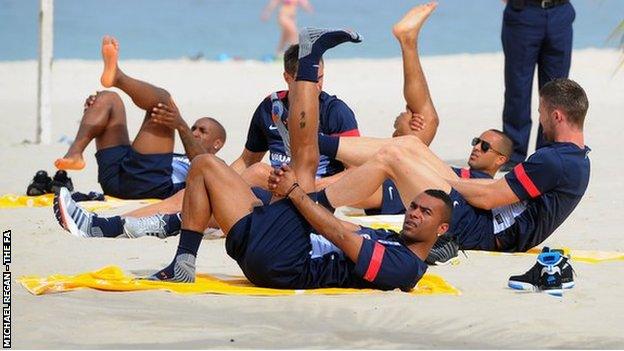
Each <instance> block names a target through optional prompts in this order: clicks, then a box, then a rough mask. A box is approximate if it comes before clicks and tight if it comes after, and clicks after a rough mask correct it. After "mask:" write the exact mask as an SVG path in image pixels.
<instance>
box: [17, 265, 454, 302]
mask: <svg viewBox="0 0 624 351" xmlns="http://www.w3.org/2000/svg"><path fill="white" fill-rule="evenodd" d="M19 282H20V283H21V284H22V286H23V287H24V288H26V290H28V291H29V292H30V293H31V294H33V295H43V294H52V293H59V292H65V291H72V290H76V289H82V288H91V289H97V290H103V291H142V290H166V291H170V292H174V293H178V294H222V295H251V296H287V295H299V294H306V295H342V294H363V293H377V292H379V291H378V290H372V289H341V288H329V289H310V290H286V289H268V288H259V287H256V286H253V285H252V284H251V283H250V282H249V281H247V279H245V278H244V277H234V278H230V279H219V278H217V277H214V276H211V275H208V274H197V279H196V281H195V283H193V284H179V283H167V282H160V281H149V280H141V279H136V278H135V277H132V276H129V275H127V274H125V273H124V272H123V271H122V270H121V268H119V267H118V266H106V267H104V268H102V269H100V270H97V271H94V272H87V273H82V274H78V275H61V274H55V275H51V276H49V277H47V278H42V277H38V276H25V277H21V278H19ZM409 294H412V295H461V292H460V291H459V290H458V289H457V288H455V287H454V286H452V285H451V284H449V283H448V282H446V281H445V280H444V279H443V278H442V277H440V276H438V275H435V274H429V273H427V274H425V275H424V276H423V278H422V279H421V280H420V281H419V282H418V284H417V285H416V288H414V290H412V291H411V292H410V293H409Z"/></svg>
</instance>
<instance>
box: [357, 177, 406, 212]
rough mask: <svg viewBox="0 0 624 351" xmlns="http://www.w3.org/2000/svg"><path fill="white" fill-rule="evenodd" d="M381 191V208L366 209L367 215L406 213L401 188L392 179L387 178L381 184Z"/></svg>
mask: <svg viewBox="0 0 624 351" xmlns="http://www.w3.org/2000/svg"><path fill="white" fill-rule="evenodd" d="M381 191H382V198H381V208H379V209H376V208H373V209H368V210H364V212H365V213H366V214H367V215H369V216H375V215H397V214H404V213H405V206H404V205H403V201H402V200H401V194H399V189H398V188H397V186H396V185H395V184H394V182H393V181H392V180H390V179H386V180H385V181H384V182H383V185H382V186H381Z"/></svg>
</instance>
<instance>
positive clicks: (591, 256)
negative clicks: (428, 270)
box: [348, 215, 624, 263]
mask: <svg viewBox="0 0 624 351" xmlns="http://www.w3.org/2000/svg"><path fill="white" fill-rule="evenodd" d="M403 217H404V216H403V215H379V216H349V217H348V219H349V220H351V221H352V222H355V223H357V224H360V225H365V226H367V227H371V228H374V229H389V230H394V231H396V232H400V231H401V226H402V223H403ZM541 251H542V248H541V247H534V248H532V249H530V250H529V251H527V252H514V253H503V252H494V251H485V252H487V253H488V254H492V255H517V256H522V255H537V254H539V253H540V252H541ZM564 251H565V252H566V253H569V254H570V257H571V258H572V260H574V261H576V262H585V263H602V262H609V261H624V253H622V252H616V251H597V250H578V249H570V248H564Z"/></svg>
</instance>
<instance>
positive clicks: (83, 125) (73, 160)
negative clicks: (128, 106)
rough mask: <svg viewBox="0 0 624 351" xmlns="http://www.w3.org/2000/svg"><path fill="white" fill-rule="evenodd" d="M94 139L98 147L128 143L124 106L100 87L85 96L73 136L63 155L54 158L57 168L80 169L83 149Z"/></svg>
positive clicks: (114, 94)
mask: <svg viewBox="0 0 624 351" xmlns="http://www.w3.org/2000/svg"><path fill="white" fill-rule="evenodd" d="M93 139H95V144H96V147H97V149H98V150H101V149H105V148H109V147H113V146H118V145H129V144H130V139H129V137H128V127H127V125H126V110H125V108H124V105H123V102H122V101H121V98H120V97H119V95H117V94H116V93H114V92H110V91H101V92H98V93H97V95H95V96H90V97H89V98H88V99H87V101H86V103H85V110H84V114H83V115H82V120H81V121H80V127H78V133H76V138H75V139H74V142H73V143H72V144H71V146H70V147H69V150H68V151H67V153H66V154H65V156H63V158H59V159H57V160H56V161H55V162H54V165H55V166H56V168H58V169H66V170H70V169H73V170H80V169H83V168H84V166H85V162H84V158H83V152H84V150H85V149H86V147H87V146H88V145H89V143H90V142H91V140H93Z"/></svg>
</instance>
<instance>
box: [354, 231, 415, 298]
mask: <svg viewBox="0 0 624 351" xmlns="http://www.w3.org/2000/svg"><path fill="white" fill-rule="evenodd" d="M355 273H356V274H357V275H358V276H360V277H361V278H362V279H364V280H366V281H368V282H370V283H372V284H374V285H375V286H377V287H379V288H381V289H395V288H399V289H401V290H404V291H409V290H411V289H412V288H413V287H414V286H416V283H417V282H418V280H420V278H421V277H422V275H423V274H424V271H422V272H421V269H420V265H418V264H417V262H415V260H414V259H413V256H411V255H409V254H408V253H406V252H404V251H403V250H401V248H400V247H397V246H388V247H386V246H384V245H382V244H380V243H379V242H377V241H375V240H371V239H366V238H365V239H364V240H363V242H362V248H361V249H360V253H359V255H358V260H357V262H356V265H355Z"/></svg>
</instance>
